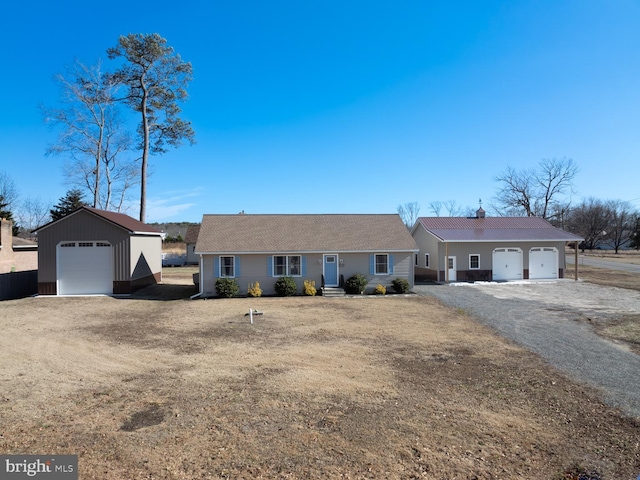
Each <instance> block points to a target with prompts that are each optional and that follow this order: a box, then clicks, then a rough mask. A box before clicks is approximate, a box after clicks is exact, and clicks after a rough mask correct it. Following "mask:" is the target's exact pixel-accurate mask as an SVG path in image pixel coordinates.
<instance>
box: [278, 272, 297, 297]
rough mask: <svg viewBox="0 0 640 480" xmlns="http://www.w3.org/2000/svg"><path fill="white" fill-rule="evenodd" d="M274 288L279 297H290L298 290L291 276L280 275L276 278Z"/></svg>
mask: <svg viewBox="0 0 640 480" xmlns="http://www.w3.org/2000/svg"><path fill="white" fill-rule="evenodd" d="M275 290H276V293H277V294H278V295H280V296H281V297H291V296H292V295H295V294H296V293H297V292H298V286H297V285H296V281H295V280H294V279H293V278H292V277H280V278H279V279H278V280H276V284H275Z"/></svg>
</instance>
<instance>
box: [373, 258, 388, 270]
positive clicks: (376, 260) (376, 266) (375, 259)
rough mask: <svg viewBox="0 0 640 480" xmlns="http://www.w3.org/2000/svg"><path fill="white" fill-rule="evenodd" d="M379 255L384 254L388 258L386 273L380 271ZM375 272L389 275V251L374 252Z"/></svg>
mask: <svg viewBox="0 0 640 480" xmlns="http://www.w3.org/2000/svg"><path fill="white" fill-rule="evenodd" d="M378 255H384V256H385V257H386V258H387V262H386V264H387V271H386V272H384V273H378V259H377V257H378ZM373 273H374V275H389V254H388V253H374V254H373Z"/></svg>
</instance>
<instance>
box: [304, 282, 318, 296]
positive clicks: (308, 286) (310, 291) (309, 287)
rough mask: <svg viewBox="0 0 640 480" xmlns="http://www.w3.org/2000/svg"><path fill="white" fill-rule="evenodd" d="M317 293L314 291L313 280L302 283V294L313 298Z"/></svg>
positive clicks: (314, 284) (314, 283)
mask: <svg viewBox="0 0 640 480" xmlns="http://www.w3.org/2000/svg"><path fill="white" fill-rule="evenodd" d="M316 293H317V290H316V282H315V280H305V281H304V294H305V295H309V296H310V297H313V296H315V294H316Z"/></svg>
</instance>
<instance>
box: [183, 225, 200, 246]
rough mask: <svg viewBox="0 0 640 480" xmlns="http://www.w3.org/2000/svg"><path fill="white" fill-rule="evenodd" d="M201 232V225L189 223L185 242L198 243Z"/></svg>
mask: <svg viewBox="0 0 640 480" xmlns="http://www.w3.org/2000/svg"><path fill="white" fill-rule="evenodd" d="M199 233H200V225H188V226H187V233H185V235H184V243H196V241H197V240H198V234H199Z"/></svg>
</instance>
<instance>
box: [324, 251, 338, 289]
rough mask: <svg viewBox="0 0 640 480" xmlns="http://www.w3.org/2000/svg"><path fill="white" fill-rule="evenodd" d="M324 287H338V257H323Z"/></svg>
mask: <svg viewBox="0 0 640 480" xmlns="http://www.w3.org/2000/svg"><path fill="white" fill-rule="evenodd" d="M323 270H324V272H323V273H324V285H325V287H337V286H338V256H337V255H324V269H323Z"/></svg>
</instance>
